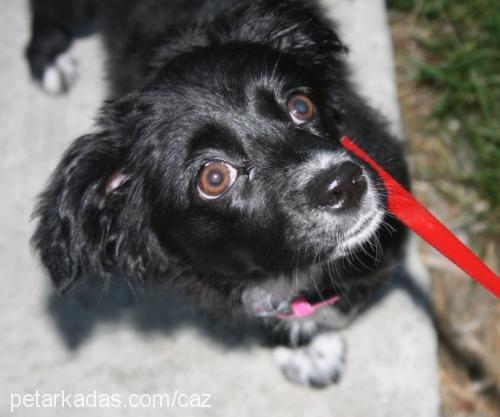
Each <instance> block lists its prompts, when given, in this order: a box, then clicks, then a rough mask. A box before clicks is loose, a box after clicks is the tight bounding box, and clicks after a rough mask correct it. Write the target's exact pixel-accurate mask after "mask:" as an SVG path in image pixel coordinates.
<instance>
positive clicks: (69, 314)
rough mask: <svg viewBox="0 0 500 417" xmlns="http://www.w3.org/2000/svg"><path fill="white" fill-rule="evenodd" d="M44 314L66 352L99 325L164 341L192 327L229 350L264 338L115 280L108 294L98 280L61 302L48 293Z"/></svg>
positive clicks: (177, 299)
mask: <svg viewBox="0 0 500 417" xmlns="http://www.w3.org/2000/svg"><path fill="white" fill-rule="evenodd" d="M47 312H48V313H49V315H50V317H51V318H52V320H53V322H54V324H55V326H56V328H57V330H58V332H59V333H60V335H61V336H62V339H63V341H64V344H65V346H66V347H67V348H68V349H69V350H77V349H78V348H80V347H81V346H82V345H83V343H84V342H85V341H86V340H87V339H89V338H90V337H91V336H92V333H93V331H94V329H95V328H96V326H97V325H98V324H99V323H101V322H120V321H126V322H127V323H129V324H130V325H131V326H133V327H134V328H135V329H136V330H138V331H140V332H143V333H144V334H148V333H162V334H165V335H170V334H173V333H174V332H176V331H177V330H179V329H181V328H183V327H185V326H191V327H194V328H195V329H197V330H198V331H199V332H200V333H201V334H202V335H203V336H205V337H207V338H210V339H213V340H215V341H216V342H218V343H223V344H225V345H227V346H233V347H236V346H239V347H243V346H245V345H247V346H248V345H250V344H252V343H255V342H262V339H263V337H264V336H263V331H262V328H261V327H260V326H258V325H257V323H254V322H248V321H246V322H245V323H244V324H243V323H242V322H241V321H238V320H237V319H234V318H227V319H224V318H221V317H214V316H212V315H210V314H208V313H206V312H203V311H201V310H200V309H199V308H197V307H196V306H194V305H193V304H192V303H191V302H190V301H189V300H188V299H186V298H184V297H182V296H180V295H178V294H171V293H169V292H168V291H167V290H160V289H155V290H154V291H153V290H145V291H143V292H142V293H140V294H137V293H135V292H134V291H133V290H132V288H131V287H130V286H129V285H128V284H127V283H126V281H125V280H124V279H120V278H117V277H116V278H112V279H111V280H110V282H109V285H108V286H106V288H105V286H104V283H103V280H102V279H99V278H91V279H88V280H87V281H86V282H85V284H83V285H81V286H80V287H79V288H77V289H76V290H75V291H74V292H73V293H72V294H71V295H68V296H64V297H60V296H58V295H56V294H55V293H54V292H52V291H51V292H50V293H49V294H48V296H47Z"/></svg>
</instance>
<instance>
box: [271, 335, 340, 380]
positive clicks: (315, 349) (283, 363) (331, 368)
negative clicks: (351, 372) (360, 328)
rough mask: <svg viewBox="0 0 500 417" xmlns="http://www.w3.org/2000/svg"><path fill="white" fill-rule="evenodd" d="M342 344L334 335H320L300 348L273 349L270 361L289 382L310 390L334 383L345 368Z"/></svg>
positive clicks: (338, 337)
mask: <svg viewBox="0 0 500 417" xmlns="http://www.w3.org/2000/svg"><path fill="white" fill-rule="evenodd" d="M345 351H346V349H345V343H344V341H343V340H342V338H341V337H340V336H339V335H338V334H337V333H323V334H319V335H318V336H316V337H315V338H314V339H313V340H312V342H311V343H310V344H309V345H307V346H303V347H300V348H295V349H293V348H287V347H283V346H280V347H277V348H276V349H275V350H274V358H275V360H276V362H277V364H278V366H279V367H280V369H281V371H282V372H283V374H284V375H285V377H286V378H287V379H289V380H290V381H292V382H294V383H296V384H301V385H311V386H314V387H325V386H326V385H329V384H331V383H333V382H337V381H338V380H339V379H340V377H341V375H342V373H343V371H344V366H345Z"/></svg>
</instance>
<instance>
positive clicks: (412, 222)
mask: <svg viewBox="0 0 500 417" xmlns="http://www.w3.org/2000/svg"><path fill="white" fill-rule="evenodd" d="M340 142H341V143H342V145H343V146H344V148H346V149H347V150H348V151H350V152H352V153H353V154H354V155H356V156H357V157H358V158H360V159H362V160H363V161H365V162H366V163H367V164H368V165H370V166H371V167H372V168H373V169H374V170H375V171H376V172H377V174H378V175H379V176H380V178H381V179H382V181H383V182H384V185H385V188H386V190H387V208H388V210H389V211H390V212H391V213H392V214H394V215H395V216H396V217H397V218H398V219H399V220H400V221H401V222H402V223H404V224H405V225H406V226H408V228H410V229H411V230H413V231H414V232H415V233H416V234H417V235H419V236H420V237H421V238H422V239H424V240H425V241H426V242H428V243H429V244H430V245H432V246H434V247H435V248H436V249H437V250H438V251H439V252H441V253H442V254H443V255H444V256H446V257H447V258H448V259H449V260H450V261H452V262H453V263H454V264H455V265H457V266H458V267H459V268H460V269H462V270H463V271H464V272H465V273H466V274H468V275H469V276H470V277H472V278H474V279H475V280H476V281H477V282H479V283H480V284H481V285H482V286H483V287H485V288H486V289H488V290H489V291H491V293H493V294H494V295H495V296H496V297H497V298H498V297H500V277H499V276H498V275H497V274H495V273H494V272H493V271H492V270H491V269H489V268H488V267H487V266H486V265H485V264H484V263H483V262H482V261H481V260H480V259H479V258H478V257H477V256H476V255H474V253H473V252H472V251H471V250H470V249H469V248H467V246H465V245H464V244H463V243H462V242H460V240H458V238H457V237H456V236H455V235H454V234H453V233H452V232H450V230H448V229H447V228H446V227H445V226H444V225H443V224H442V223H441V222H440V221H439V220H438V219H437V218H436V217H434V216H433V215H432V214H431V213H430V212H429V211H428V210H427V209H426V208H425V207H424V206H422V204H420V203H419V202H418V201H417V200H416V199H415V198H414V197H413V196H412V195H411V194H410V193H409V192H408V191H406V190H405V189H404V188H403V186H402V185H401V184H399V183H398V182H397V181H396V180H395V179H394V178H393V177H392V176H391V175H389V174H388V173H387V172H386V171H385V170H384V169H383V168H382V167H381V166H380V165H378V164H377V163H376V162H375V161H374V160H373V159H372V158H371V157H370V156H368V155H367V154H366V153H364V152H363V150H362V149H360V148H359V147H358V146H357V145H356V144H355V143H354V142H353V141H352V140H351V139H349V138H348V137H346V136H344V137H343V138H342V139H341V141H340Z"/></svg>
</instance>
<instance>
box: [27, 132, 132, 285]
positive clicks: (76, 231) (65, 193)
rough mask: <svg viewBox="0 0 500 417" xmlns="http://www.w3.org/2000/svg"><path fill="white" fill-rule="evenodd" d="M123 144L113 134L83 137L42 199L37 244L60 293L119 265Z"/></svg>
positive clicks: (65, 158) (58, 171) (54, 177)
mask: <svg viewBox="0 0 500 417" xmlns="http://www.w3.org/2000/svg"><path fill="white" fill-rule="evenodd" d="M119 143H120V142H119V141H117V140H113V139H112V138H111V137H110V135H108V134H107V133H99V134H90V135H86V136H82V137H80V138H78V139H77V140H76V141H75V142H74V143H73V144H72V145H71V147H70V148H69V149H68V151H67V152H66V154H65V155H64V157H63V159H62V160H61V162H60V163H59V165H58V166H57V168H56V170H55V171H54V173H53V175H52V178H51V179H50V183H49V185H48V187H47V189H46V190H45V191H44V192H43V193H42V194H41V195H40V197H39V202H38V206H37V208H36V211H35V213H34V217H37V218H38V225H37V228H36V231H35V234H34V236H33V239H32V243H33V245H34V247H35V249H36V250H38V251H39V253H40V257H41V260H42V262H43V264H44V265H45V267H46V268H47V270H48V271H49V273H50V276H51V278H52V280H53V282H54V284H55V286H56V287H57V289H58V290H59V292H60V293H63V292H64V291H65V290H66V289H67V288H68V287H69V286H70V285H71V284H73V283H74V282H75V281H76V280H77V279H78V278H79V277H80V276H83V275H85V274H87V273H90V272H96V273H103V274H106V273H107V272H109V271H110V270H111V269H112V268H113V264H114V263H115V259H114V255H113V253H114V251H115V248H114V244H115V241H116V239H118V236H117V232H116V222H117V219H118V218H119V216H120V211H121V210H122V208H123V207H122V206H123V201H121V200H124V197H123V194H124V191H123V189H124V188H127V187H128V184H127V183H128V181H129V178H128V177H127V175H126V173H124V172H123V171H122V169H123V159H124V149H121V148H120V147H119V146H118V144H119ZM120 193H121V194H122V197H121V198H120V195H119V194H120Z"/></svg>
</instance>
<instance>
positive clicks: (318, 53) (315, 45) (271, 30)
mask: <svg viewBox="0 0 500 417" xmlns="http://www.w3.org/2000/svg"><path fill="white" fill-rule="evenodd" d="M316 3H317V2H304V1H301V0H291V1H286V2H284V1H282V0H256V1H255V3H253V4H252V6H251V7H247V6H245V5H244V4H242V5H241V6H238V5H237V6H236V7H235V10H234V11H233V14H232V15H231V14H229V17H224V18H225V19H229V21H227V22H224V24H223V25H220V26H222V27H225V28H227V30H229V31H232V33H233V35H231V34H230V35H229V37H231V36H236V37H237V38H238V40H244V41H252V40H253V41H255V42H258V43H264V44H268V45H270V46H272V47H273V48H275V49H278V50H280V51H282V52H284V53H289V54H293V55H295V59H296V61H298V62H299V63H301V64H303V65H304V67H306V68H307V67H311V66H314V65H322V66H324V65H331V64H332V58H335V56H337V55H338V54H341V53H343V52H346V51H347V48H346V47H345V46H344V45H343V44H342V42H341V41H340V39H339V37H338V36H337V34H336V32H335V30H334V24H333V22H331V21H330V20H327V19H326V18H325V17H324V16H325V13H324V11H323V10H322V9H321V8H320V7H319V6H318V5H317V4H316ZM224 18H223V19H224Z"/></svg>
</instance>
